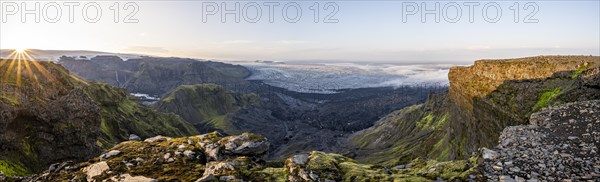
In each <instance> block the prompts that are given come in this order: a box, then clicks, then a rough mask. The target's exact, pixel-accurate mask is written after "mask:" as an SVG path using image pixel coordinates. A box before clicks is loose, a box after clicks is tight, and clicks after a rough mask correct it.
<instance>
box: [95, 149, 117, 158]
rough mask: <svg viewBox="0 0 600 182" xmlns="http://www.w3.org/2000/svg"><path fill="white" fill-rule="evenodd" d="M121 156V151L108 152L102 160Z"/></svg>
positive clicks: (102, 156)
mask: <svg viewBox="0 0 600 182" xmlns="http://www.w3.org/2000/svg"><path fill="white" fill-rule="evenodd" d="M119 154H121V151H119V150H111V151H109V152H107V153H106V154H103V155H101V157H100V158H102V159H109V158H111V157H115V156H118V155H119Z"/></svg>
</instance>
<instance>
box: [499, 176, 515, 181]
mask: <svg viewBox="0 0 600 182" xmlns="http://www.w3.org/2000/svg"><path fill="white" fill-rule="evenodd" d="M498 180H499V181H500V182H516V181H515V180H514V179H512V178H511V177H510V176H500V177H498Z"/></svg>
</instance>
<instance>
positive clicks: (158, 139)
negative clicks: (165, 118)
mask: <svg viewBox="0 0 600 182" xmlns="http://www.w3.org/2000/svg"><path fill="white" fill-rule="evenodd" d="M171 139H172V138H171V137H166V136H161V135H158V136H155V137H151V138H146V140H144V142H148V143H153V142H164V141H169V140H171Z"/></svg>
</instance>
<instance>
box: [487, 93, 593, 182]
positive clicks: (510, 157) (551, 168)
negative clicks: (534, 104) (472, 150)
mask: <svg viewBox="0 0 600 182" xmlns="http://www.w3.org/2000/svg"><path fill="white" fill-rule="evenodd" d="M530 122H531V124H532V125H526V126H512V127H508V128H506V129H504V131H503V132H502V135H501V136H500V144H499V145H498V146H497V147H496V148H494V149H493V150H494V151H496V152H497V153H498V154H499V156H498V157H497V158H490V159H487V160H485V161H484V165H483V167H482V168H483V170H484V171H485V173H486V176H487V177H488V179H490V180H499V179H500V177H501V176H503V175H505V176H508V177H511V178H513V179H516V178H522V179H537V180H542V181H563V180H572V181H586V180H592V181H597V180H599V179H600V155H599V154H598V146H600V100H593V101H582V102H574V103H568V104H563V105H559V106H556V107H551V108H546V109H543V110H542V111H541V112H538V113H534V114H532V115H531V119H530Z"/></svg>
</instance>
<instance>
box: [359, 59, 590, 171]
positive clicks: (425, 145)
mask: <svg viewBox="0 0 600 182" xmlns="http://www.w3.org/2000/svg"><path fill="white" fill-rule="evenodd" d="M599 66H600V57H593V56H539V57H530V58H520V59H510V60H481V61H476V62H475V64H474V65H473V66H469V67H453V68H451V70H450V74H449V79H450V91H449V92H448V93H447V94H441V95H433V96H430V98H429V100H428V101H427V102H426V104H425V105H420V106H413V107H410V108H405V109H403V110H401V111H397V112H394V113H392V114H390V115H388V116H387V117H384V118H383V119H381V120H380V121H378V122H377V124H376V125H375V126H373V127H371V128H369V129H366V130H364V131H361V132H358V133H356V134H353V135H352V136H351V137H349V139H348V141H347V142H348V143H349V144H350V154H354V155H357V156H356V157H357V159H358V160H360V161H375V162H385V164H388V165H395V164H402V163H406V162H408V161H407V160H409V159H410V158H415V157H428V158H435V159H439V160H448V159H461V158H467V157H468V156H470V155H471V154H472V153H474V152H477V149H478V148H479V147H491V146H494V145H496V144H497V141H498V137H499V135H500V132H501V131H502V130H503V129H504V128H505V127H507V126H512V125H518V124H522V123H525V121H527V119H528V118H529V116H530V115H531V113H533V112H535V111H537V110H539V109H541V108H544V107H547V106H550V105H556V104H560V103H566V102H573V101H582V100H592V99H599V98H600V84H599V82H598V77H599V76H598V75H599V73H600V68H599ZM372 141H374V142H372ZM373 154H374V155H373ZM392 154H393V155H392ZM396 155H399V156H400V158H398V157H390V156H396Z"/></svg>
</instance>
